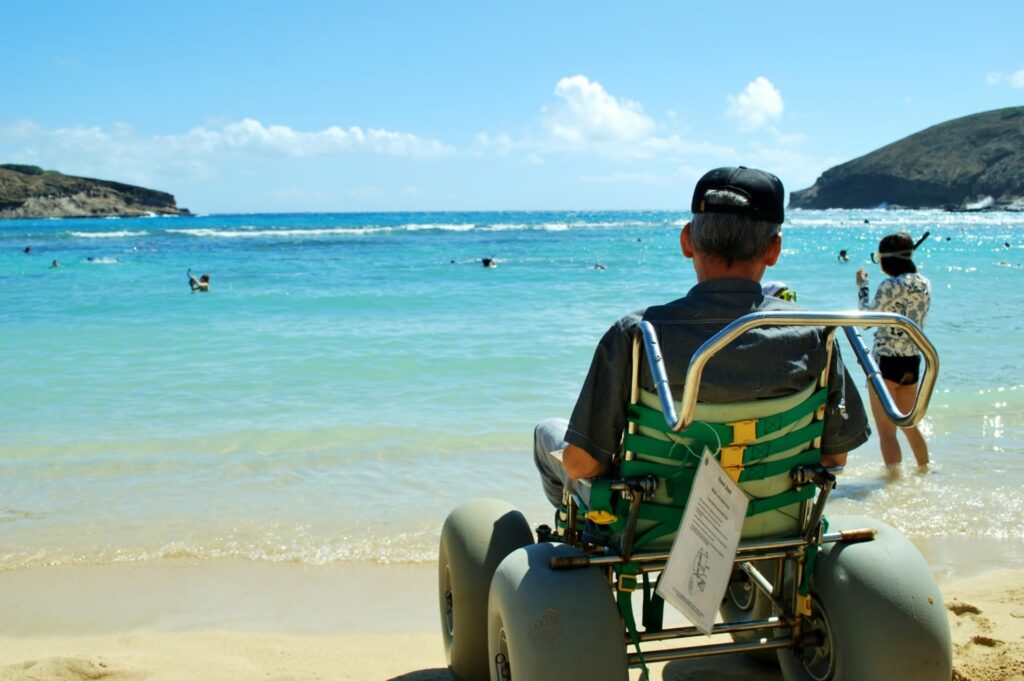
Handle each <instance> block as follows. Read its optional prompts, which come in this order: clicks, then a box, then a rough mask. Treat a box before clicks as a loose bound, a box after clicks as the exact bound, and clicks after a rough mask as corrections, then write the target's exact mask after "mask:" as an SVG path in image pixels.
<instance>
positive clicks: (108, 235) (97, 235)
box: [71, 229, 149, 239]
mask: <svg viewBox="0 0 1024 681" xmlns="http://www.w3.org/2000/svg"><path fill="white" fill-rule="evenodd" d="M148 234H149V232H132V231H129V230H127V229H121V230H118V231H116V232H71V236H73V237H78V238H79V239H124V238H127V237H137V236H147V235H148Z"/></svg>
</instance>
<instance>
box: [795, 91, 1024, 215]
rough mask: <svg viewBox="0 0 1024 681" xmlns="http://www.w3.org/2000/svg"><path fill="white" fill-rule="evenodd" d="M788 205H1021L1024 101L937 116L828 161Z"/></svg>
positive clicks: (1023, 197) (960, 207)
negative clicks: (934, 121) (848, 157)
mask: <svg viewBox="0 0 1024 681" xmlns="http://www.w3.org/2000/svg"><path fill="white" fill-rule="evenodd" d="M789 206H790V208H877V207H880V206H881V207H889V208H897V207H899V208H945V209H948V210H985V209H988V210H1000V209H1001V210H1006V209H1009V210H1024V107H1013V108H1009V109H997V110H995V111H986V112H984V113H979V114H974V115H971V116H964V117H963V118H957V119H954V120H952V121H947V122H945V123H940V124H939V125H934V126H932V127H930V128H928V129H926V130H922V131H921V132H918V133H914V134H913V135H910V136H909V137H905V138H903V139H901V140H899V141H897V142H893V143H892V144H889V145H887V146H884V147H882V148H881V149H877V150H876V151H872V152H871V153H870V154H866V155H864V156H861V157H860V158H855V159H853V160H852V161H848V162H846V163H844V164H842V165H838V166H835V167H834V168H830V169H828V170H826V171H825V172H824V173H822V175H821V177H819V178H818V180H817V181H816V182H815V183H814V186H812V187H810V188H808V189H802V190H799V191H795V192H793V193H792V194H790V197H789Z"/></svg>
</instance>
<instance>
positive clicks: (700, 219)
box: [690, 189, 782, 266]
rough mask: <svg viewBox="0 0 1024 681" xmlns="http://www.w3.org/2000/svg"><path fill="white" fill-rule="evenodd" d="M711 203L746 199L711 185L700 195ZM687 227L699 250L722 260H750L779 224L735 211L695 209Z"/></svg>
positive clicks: (726, 203)
mask: <svg viewBox="0 0 1024 681" xmlns="http://www.w3.org/2000/svg"><path fill="white" fill-rule="evenodd" d="M704 198H705V201H707V203H708V205H712V206H737V207H742V206H746V205H747V204H748V203H749V200H748V199H747V198H746V197H745V196H742V195H740V194H736V193H735V192H731V191H728V190H721V189H712V190H710V191H708V192H707V194H705V195H704ZM692 223H693V225H692V226H691V227H690V242H691V243H692V244H693V247H694V248H695V249H697V250H698V251H701V252H702V253H707V254H709V255H713V256H716V257H719V258H721V259H722V260H725V261H726V263H728V264H729V265H730V266H731V265H732V264H733V262H734V261H744V260H753V259H754V258H756V257H757V256H759V255H762V254H763V253H764V252H765V251H767V250H768V247H769V246H771V245H772V240H773V239H774V238H775V235H776V234H778V233H779V232H780V231H782V225H780V224H777V223H774V222H766V221H764V220H757V219H755V218H752V217H750V216H748V215H741V214H739V213H721V212H713V213H695V214H694V216H693V220H692Z"/></svg>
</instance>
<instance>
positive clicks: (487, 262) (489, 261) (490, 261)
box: [480, 255, 498, 267]
mask: <svg viewBox="0 0 1024 681" xmlns="http://www.w3.org/2000/svg"><path fill="white" fill-rule="evenodd" d="M480 262H481V263H483V266H484V267H497V266H498V261H497V260H495V259H494V256H493V255H492V256H491V257H489V258H484V259H483V260H481V261H480Z"/></svg>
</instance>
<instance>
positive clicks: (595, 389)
mask: <svg viewBox="0 0 1024 681" xmlns="http://www.w3.org/2000/svg"><path fill="white" fill-rule="evenodd" d="M783 202H784V191H783V187H782V183H781V182H780V180H779V179H778V178H777V177H776V176H774V175H772V174H771V173H768V172H765V171H763V170H756V169H753V168H745V167H738V168H718V169H715V170H712V171H710V172H708V173H707V174H705V175H704V176H703V177H702V178H701V179H700V180H699V181H698V182H697V186H696V188H695V190H694V194H693V201H692V212H693V219H692V220H691V221H690V222H689V223H687V224H686V225H685V226H684V227H683V229H682V232H681V234H680V238H679V241H680V245H681V247H682V253H683V256H684V257H685V258H686V259H688V260H690V261H691V262H692V264H693V269H694V271H695V273H696V276H697V285H696V286H694V287H693V288H692V289H690V291H689V292H688V293H687V294H686V295H685V296H684V297H682V298H679V299H678V300H674V301H672V302H669V303H666V304H664V305H655V306H652V307H649V308H647V309H646V310H642V311H638V312H635V313H632V314H629V315H626V316H625V317H623V318H621V319H620V320H618V321H617V322H616V323H615V324H613V325H612V327H611V328H610V329H608V331H607V332H606V333H605V334H604V337H603V338H601V341H600V342H599V343H598V345H597V348H596V350H595V351H594V357H593V360H592V363H591V366H590V371H589V373H588V374H587V377H586V381H585V382H584V384H583V387H582V389H581V391H580V395H579V398H578V399H577V401H576V406H575V408H574V409H573V412H572V415H571V417H570V419H569V420H568V421H566V420H565V419H549V420H547V421H545V422H543V423H541V424H540V425H539V426H537V428H536V430H535V433H534V458H535V462H536V464H537V468H538V469H539V471H540V475H541V480H542V482H543V486H544V491H545V494H546V495H547V497H548V499H549V500H550V501H551V503H552V504H554V505H555V506H556V507H558V506H560V505H561V504H562V502H563V492H564V490H565V489H566V488H567V487H569V486H570V485H571V486H572V488H575V489H577V490H578V491H580V492H581V494H582V495H583V497H584V498H585V497H586V496H587V495H588V494H589V492H590V490H591V487H590V485H587V484H583V485H581V484H580V483H577V482H576V481H583V480H585V479H590V478H600V477H606V478H607V477H619V476H621V477H628V476H630V475H645V474H653V475H654V476H655V477H657V478H659V479H661V480H663V481H665V480H667V481H668V484H665V483H664V482H663V483H662V484H661V488H660V489H659V490H658V492H657V495H658V497H659V498H658V502H659V503H664V504H666V505H670V506H671V505H676V506H685V497H686V495H687V494H688V493H689V487H690V484H691V483H692V471H693V469H695V467H696V464H697V462H698V461H699V459H700V457H701V454H702V452H703V451H704V449H705V448H706V449H708V450H709V451H710V452H711V453H712V454H714V455H716V456H719V457H720V459H721V463H722V464H723V466H725V467H726V470H727V471H728V472H730V474H731V475H733V477H734V479H736V480H737V481H738V482H740V483H741V486H742V487H743V489H744V491H745V492H746V493H747V494H748V496H750V497H751V499H752V502H751V503H752V504H754V506H755V508H754V509H753V510H752V512H751V511H748V516H754V515H756V514H757V513H761V512H762V511H763V512H764V517H765V518H767V517H770V516H771V515H773V514H779V513H782V514H784V515H785V514H790V515H792V514H795V513H796V511H795V510H792V509H797V508H799V502H800V501H801V500H802V499H806V498H807V496H806V495H805V496H803V497H802V498H801V499H796V498H794V494H795V493H794V491H793V489H792V488H793V484H792V481H791V480H790V479H789V475H788V473H789V470H790V469H791V468H793V467H795V466H798V465H811V466H813V465H817V464H818V463H819V461H820V463H821V464H822V465H824V466H826V467H831V466H842V465H844V464H845V462H846V456H847V452H848V451H850V450H852V449H854V448H855V447H857V446H859V445H861V444H862V443H864V441H865V440H867V438H868V435H869V434H870V429H869V427H868V421H867V416H866V414H865V412H864V407H863V404H862V402H861V398H860V395H859V394H858V392H857V389H856V387H855V386H854V385H853V383H852V381H851V380H850V378H849V376H848V375H847V371H846V369H845V367H844V365H843V362H842V359H841V358H840V356H839V350H838V346H833V344H832V343H831V339H832V334H831V330H829V329H825V328H821V327H813V326H774V327H773V326H764V327H758V328H754V329H752V330H750V331H748V332H747V333H745V334H744V335H743V336H741V337H740V338H739V339H737V340H736V341H734V342H733V343H731V344H730V345H729V346H727V347H726V348H724V349H723V350H722V351H721V352H719V353H718V354H717V355H716V356H715V357H713V358H712V359H711V361H710V363H709V364H708V365H707V366H706V367H705V371H704V374H703V378H702V380H701V385H700V389H699V392H698V403H699V404H698V411H697V415H696V418H695V419H694V424H693V425H692V426H691V427H690V428H688V429H687V430H686V431H685V432H684V433H682V434H676V433H671V431H670V429H669V428H667V427H666V426H665V423H664V419H663V418H662V416H661V413H660V411H658V410H657V405H658V399H657V396H656V394H655V392H654V391H655V387H654V382H653V380H652V377H651V372H650V369H649V368H648V366H647V362H646V361H640V362H639V365H638V366H639V371H638V381H639V384H638V386H637V388H638V389H637V390H634V389H633V371H634V355H633V347H634V345H633V344H634V340H635V339H636V338H637V336H638V325H639V324H640V322H641V321H643V320H646V321H648V322H651V323H652V324H653V325H654V328H655V330H656V331H657V335H658V339H659V343H660V346H661V348H662V354H663V359H664V362H665V365H666V369H667V374H668V376H669V378H670V379H672V380H674V381H681V380H682V379H683V377H684V376H685V375H686V370H687V367H688V365H689V362H690V358H691V356H692V355H693V354H694V352H695V351H696V350H697V349H698V348H699V347H700V345H701V344H702V343H704V342H705V341H706V340H708V339H709V338H710V337H711V336H712V335H714V334H715V333H716V332H718V331H720V330H721V329H722V328H723V327H724V326H726V325H727V324H728V323H730V322H732V321H734V320H736V319H738V318H739V317H742V316H743V315H746V314H749V313H752V312H761V311H787V310H790V311H792V310H795V309H797V308H796V306H795V305H794V304H793V303H792V302H789V301H785V300H780V299H778V298H774V297H771V296H765V295H764V294H763V293H762V290H761V286H760V283H759V282H760V280H761V278H762V276H763V275H764V273H765V270H766V269H767V268H768V267H771V266H773V265H775V263H776V262H777V261H778V259H779V256H780V253H781V251H782V233H781V228H782V223H783V221H784V211H783ZM672 387H673V394H674V395H676V396H678V395H679V394H680V393H681V389H682V386H681V385H678V384H676V385H673V386H672ZM634 396H635V399H632V398H634ZM634 402H635V404H634ZM716 407H717V409H716ZM702 410H703V411H702ZM767 416H772V417H774V418H773V419H761V420H762V421H763V423H760V424H758V425H756V427H755V428H753V429H751V428H750V427H749V426H744V427H738V426H732V427H726V428H723V427H720V426H716V425H714V424H715V422H717V423H719V424H720V423H727V424H728V423H731V422H736V421H739V420H744V421H746V422H747V423H748V424H750V423H752V422H753V423H755V424H757V423H758V422H757V420H756V419H757V418H759V417H767ZM769 421H771V422H772V423H774V426H772V425H771V424H770V423H769ZM659 423H660V425H659ZM740 431H743V432H740ZM794 433H796V435H794ZM800 434H802V436H803V441H802V442H800V443H797V442H796V440H800V439H801V437H800ZM787 438H788V439H787ZM794 438H795V439H794ZM773 440H774V441H775V445H772V444H770V441H773ZM753 441H756V442H758V443H761V442H769V444H768V445H767V446H765V447H757V446H754V447H751V446H747V447H743V446H739V447H738V446H737V445H743V444H745V443H750V442H753ZM784 450H785V451H784ZM624 452H629V455H628V456H626V457H624ZM633 452H637V454H633ZM794 452H797V453H796V454H794ZM624 458H625V459H626V460H624ZM730 468H731V470H730ZM680 471H683V472H686V471H690V474H689V475H681V474H680ZM672 480H675V481H676V483H677V484H676V485H675V487H677V488H678V489H672V487H673V485H672V484H671V483H672ZM772 481H774V482H772ZM808 487H812V486H808ZM806 492H808V493H813V489H807V490H806ZM604 501H605V503H606V502H607V500H604ZM588 504H589V502H588ZM757 504H762V506H763V508H761V509H760V510H759V509H757V508H756V506H757ZM595 505H596V506H597V507H598V508H601V504H600V503H597V502H595ZM607 510H608V511H610V512H609V513H606V515H607V518H608V519H607V520H605V521H603V523H606V524H611V523H612V521H613V520H615V519H616V514H615V511H614V509H613V508H612V509H607ZM794 520H795V519H794ZM752 521H753V518H752V517H748V521H747V523H748V525H751V527H750V528H749V530H750V531H749V532H748V528H747V526H746V525H745V527H744V536H748V535H754V534H762V535H763V534H765V533H766V532H767V533H771V532H772V531H773V530H772V528H771V527H766V526H764V523H763V522H762V523H761V524H760V525H758V523H756V522H752ZM597 522H598V524H602V520H601V519H600V518H597ZM677 524H678V523H676V526H677ZM588 525H591V524H589V523H588ZM672 529H674V526H673V528H672ZM659 534H661V533H659ZM649 548H653V545H651V546H649Z"/></svg>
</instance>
